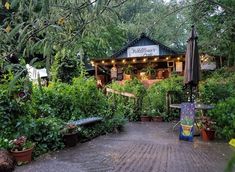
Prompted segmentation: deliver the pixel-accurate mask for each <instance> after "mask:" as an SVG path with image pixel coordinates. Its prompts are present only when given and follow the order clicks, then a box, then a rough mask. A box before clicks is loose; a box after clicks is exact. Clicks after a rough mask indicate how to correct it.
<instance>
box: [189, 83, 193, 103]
mask: <svg viewBox="0 0 235 172" xmlns="http://www.w3.org/2000/svg"><path fill="white" fill-rule="evenodd" d="M190 102H191V103H192V102H193V86H192V84H190Z"/></svg>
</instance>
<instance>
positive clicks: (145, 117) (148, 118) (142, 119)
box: [140, 116, 151, 122]
mask: <svg viewBox="0 0 235 172" xmlns="http://www.w3.org/2000/svg"><path fill="white" fill-rule="evenodd" d="M140 120H141V122H149V121H151V117H150V116H141V117H140Z"/></svg>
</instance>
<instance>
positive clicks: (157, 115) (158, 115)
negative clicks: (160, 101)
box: [152, 109, 163, 122]
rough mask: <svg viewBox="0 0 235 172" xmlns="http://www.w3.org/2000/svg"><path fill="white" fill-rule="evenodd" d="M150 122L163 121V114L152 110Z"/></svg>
mask: <svg viewBox="0 0 235 172" xmlns="http://www.w3.org/2000/svg"><path fill="white" fill-rule="evenodd" d="M152 120H153V121H154V122H162V121H163V113H160V112H159V111H156V110H155V109H153V110H152Z"/></svg>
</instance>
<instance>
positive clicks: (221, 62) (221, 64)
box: [219, 56, 223, 67]
mask: <svg viewBox="0 0 235 172" xmlns="http://www.w3.org/2000/svg"><path fill="white" fill-rule="evenodd" d="M219 60H220V67H223V61H222V57H221V56H220V57H219Z"/></svg>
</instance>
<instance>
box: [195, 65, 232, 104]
mask: <svg viewBox="0 0 235 172" xmlns="http://www.w3.org/2000/svg"><path fill="white" fill-rule="evenodd" d="M199 91H200V101H201V102H203V103H206V104H216V103H218V102H220V101H224V100H225V99H227V98H228V97H230V96H232V95H234V93H235V74H234V72H229V71H227V70H225V69H220V70H218V71H216V72H215V73H213V75H211V77H209V78H208V79H206V80H205V81H202V82H201V83H200V85H199Z"/></svg>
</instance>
